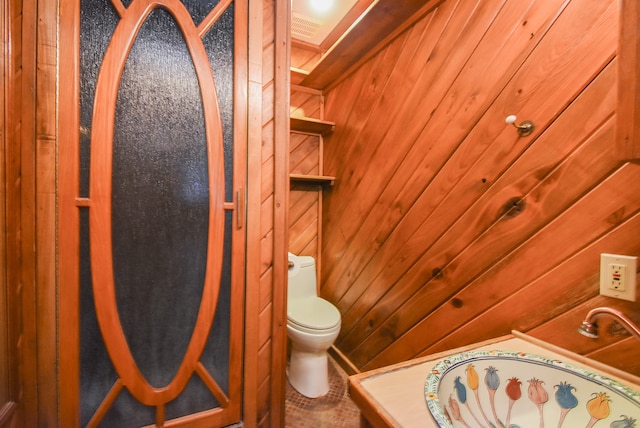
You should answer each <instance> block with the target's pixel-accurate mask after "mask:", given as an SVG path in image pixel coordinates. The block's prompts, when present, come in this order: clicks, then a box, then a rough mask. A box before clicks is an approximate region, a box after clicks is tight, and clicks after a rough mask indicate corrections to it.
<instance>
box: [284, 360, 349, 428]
mask: <svg viewBox="0 0 640 428" xmlns="http://www.w3.org/2000/svg"><path fill="white" fill-rule="evenodd" d="M284 409H285V410H284V414H285V427H286V428H329V427H331V428H334V427H335V428H358V427H359V426H360V411H359V410H358V408H357V407H356V405H355V404H353V402H352V401H351V399H350V398H349V396H348V391H347V375H346V373H345V372H344V371H343V370H342V368H341V367H340V366H339V365H338V364H337V363H336V362H335V361H334V360H333V359H332V358H331V357H329V392H328V393H327V395H325V396H324V397H320V398H315V399H311V398H307V397H305V396H303V395H301V394H299V393H298V392H297V391H296V390H295V389H293V388H292V387H291V385H289V383H288V382H287V391H286V400H285V408H284Z"/></svg>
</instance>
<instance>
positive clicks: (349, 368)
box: [329, 345, 360, 376]
mask: <svg viewBox="0 0 640 428" xmlns="http://www.w3.org/2000/svg"><path fill="white" fill-rule="evenodd" d="M329 355H331V357H332V358H333V359H334V360H335V361H336V363H338V365H339V366H340V367H341V368H342V370H344V371H345V373H347V375H349V376H351V375H355V374H358V373H360V370H359V369H358V368H357V367H356V366H355V365H354V364H353V363H352V362H351V361H350V360H349V359H348V358H347V357H346V355H344V354H343V353H342V352H340V350H339V349H338V348H336V347H335V345H331V348H329Z"/></svg>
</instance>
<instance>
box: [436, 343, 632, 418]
mask: <svg viewBox="0 0 640 428" xmlns="http://www.w3.org/2000/svg"><path fill="white" fill-rule="evenodd" d="M425 397H426V401H427V407H428V408H429V411H430V412H431V415H432V416H433V418H434V419H435V421H436V422H437V423H438V424H439V425H440V426H441V427H506V428H527V427H533V428H544V427H547V428H556V427H557V428H561V427H565V428H579V427H586V428H590V427H595V428H600V427H602V428H605V427H606V428H633V427H636V428H640V394H638V393H637V392H635V391H633V390H631V389H629V388H627V387H626V386H624V385H622V384H620V383H619V382H617V381H614V380H612V379H609V378H607V377H605V376H602V375H600V374H597V373H594V372H591V371H588V370H585V369H583V368H580V367H576V366H572V365H569V364H566V363H563V362H560V361H558V360H554V359H550V358H545V357H540V356H537V355H532V354H524V353H516V352H508V351H471V352H462V353H459V354H456V355H452V356H450V357H447V358H446V359H444V360H442V361H440V362H439V363H438V364H436V365H435V366H434V368H433V370H432V371H431V373H430V374H429V375H428V376H427V380H426V384H425Z"/></svg>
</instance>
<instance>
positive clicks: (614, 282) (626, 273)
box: [600, 254, 638, 302]
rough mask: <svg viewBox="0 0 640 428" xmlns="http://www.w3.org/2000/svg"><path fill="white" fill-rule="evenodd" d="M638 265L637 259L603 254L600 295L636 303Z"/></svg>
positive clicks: (601, 257) (601, 256)
mask: <svg viewBox="0 0 640 428" xmlns="http://www.w3.org/2000/svg"><path fill="white" fill-rule="evenodd" d="M637 265H638V258H637V257H633V256H620V255H617V254H601V255H600V295H602V296H609V297H615V298H617V299H623V300H630V301H632V302H635V300H636V270H637Z"/></svg>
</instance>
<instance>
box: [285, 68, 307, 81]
mask: <svg viewBox="0 0 640 428" xmlns="http://www.w3.org/2000/svg"><path fill="white" fill-rule="evenodd" d="M289 71H290V76H291V84H292V85H299V84H300V83H301V82H302V81H303V80H304V79H306V78H307V76H308V75H309V72H308V71H307V70H303V69H301V68H296V67H291V68H290V69H289Z"/></svg>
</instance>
